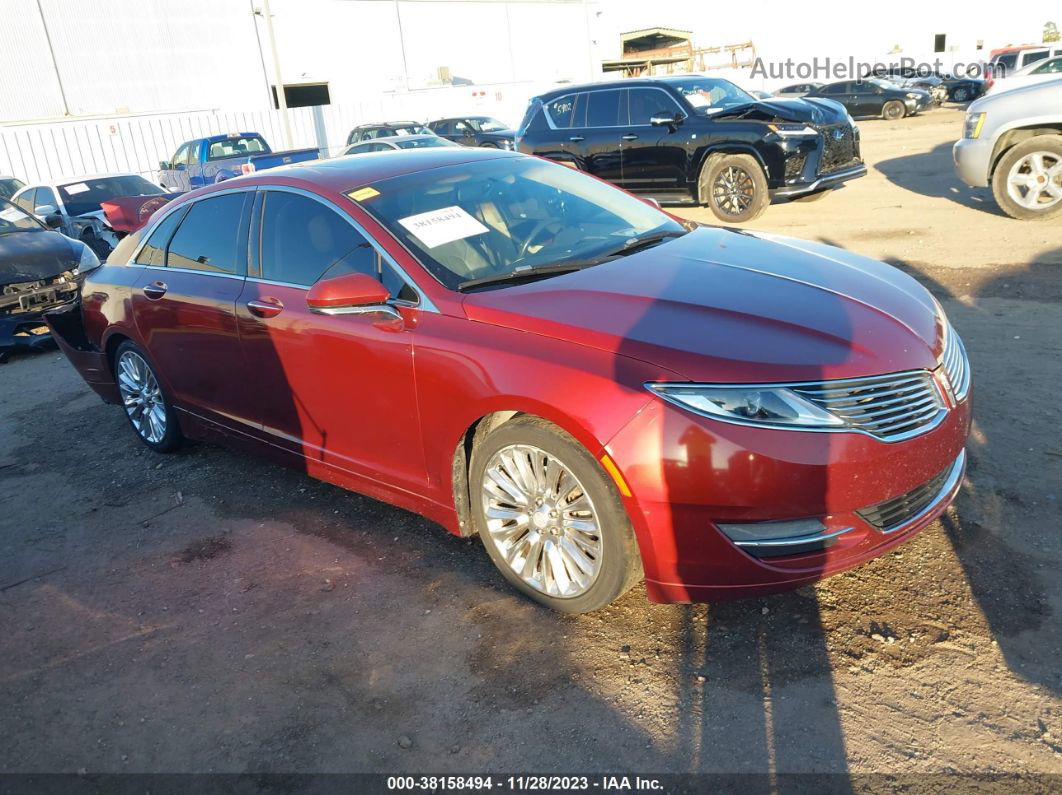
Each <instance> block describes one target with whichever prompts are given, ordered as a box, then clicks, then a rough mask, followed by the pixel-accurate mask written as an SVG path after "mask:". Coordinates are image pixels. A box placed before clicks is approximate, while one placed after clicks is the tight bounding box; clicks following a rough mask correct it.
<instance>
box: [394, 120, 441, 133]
mask: <svg viewBox="0 0 1062 795" xmlns="http://www.w3.org/2000/svg"><path fill="white" fill-rule="evenodd" d="M388 129H389V130H390V133H389V134H390V135H435V133H434V132H432V131H431V130H429V129H428V128H427V127H425V126H424V125H423V124H417V123H416V122H414V123H412V124H407V125H405V126H404V127H403V126H396V125H393V124H392V125H390V126H389V127H388Z"/></svg>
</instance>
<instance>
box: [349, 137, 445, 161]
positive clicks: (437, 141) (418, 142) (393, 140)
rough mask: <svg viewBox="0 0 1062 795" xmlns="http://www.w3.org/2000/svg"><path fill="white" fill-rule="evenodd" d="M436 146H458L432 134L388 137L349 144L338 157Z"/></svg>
mask: <svg viewBox="0 0 1062 795" xmlns="http://www.w3.org/2000/svg"><path fill="white" fill-rule="evenodd" d="M438 146H460V144H455V143H454V142H453V141H450V140H447V139H446V138H443V137H441V136H438V135H436V134H435V133H432V134H430V135H420V134H417V135H389V136H386V137H384V138H374V139H372V140H371V141H362V142H361V143H357V144H351V145H350V146H348V147H347V148H346V149H344V150H343V151H342V152H340V153H339V155H338V156H339V157H346V156H347V155H363V154H365V153H367V152H394V151H397V150H399V149H433V148H435V147H438Z"/></svg>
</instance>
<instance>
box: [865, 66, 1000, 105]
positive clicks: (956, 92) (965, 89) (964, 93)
mask: <svg viewBox="0 0 1062 795" xmlns="http://www.w3.org/2000/svg"><path fill="white" fill-rule="evenodd" d="M873 77H878V78H882V79H884V80H889V81H891V82H894V83H897V84H899V85H901V86H902V87H909V86H910V87H914V88H922V89H924V90H926V91H929V92H930V93H931V94H933V97H934V99H935V100H936V101H937V104H941V103H942V102H944V101H950V102H969V101H971V100H973V99H976V98H977V97H979V96H981V94H983V93H984V90H985V81H984V80H979V79H977V78H972V77H956V76H955V75H953V74H951V73H949V72H941V71H937V70H932V71H927V70H924V69H916V68H915V67H912V66H893V67H889V68H887V69H883V70H881V71H877V72H875V73H874V74H873Z"/></svg>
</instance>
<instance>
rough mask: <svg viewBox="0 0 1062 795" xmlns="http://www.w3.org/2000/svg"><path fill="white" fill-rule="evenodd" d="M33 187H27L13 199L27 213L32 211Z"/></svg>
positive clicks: (34, 191)
mask: <svg viewBox="0 0 1062 795" xmlns="http://www.w3.org/2000/svg"><path fill="white" fill-rule="evenodd" d="M36 192H37V191H36V189H35V188H29V189H28V190H27V191H26V192H25V193H23V194H22V195H21V196H19V197H18V198H17V199H15V204H17V205H18V206H19V207H21V208H22V209H23V210H25V211H26V212H28V213H32V212H33V194H34V193H36Z"/></svg>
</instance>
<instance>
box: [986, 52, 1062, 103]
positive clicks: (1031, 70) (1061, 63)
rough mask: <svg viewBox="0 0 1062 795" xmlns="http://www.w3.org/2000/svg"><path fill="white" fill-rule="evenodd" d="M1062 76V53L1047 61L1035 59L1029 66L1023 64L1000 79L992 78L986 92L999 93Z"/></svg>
mask: <svg viewBox="0 0 1062 795" xmlns="http://www.w3.org/2000/svg"><path fill="white" fill-rule="evenodd" d="M1058 77H1062V54H1060V55H1056V56H1055V57H1054V58H1048V59H1047V60H1046V61H1042V60H1041V61H1034V62H1033V63H1031V64H1029V65H1028V66H1023V67H1022V68H1021V69H1019V70H1018V71H1016V72H1008V73H1006V74H1004V75H1002V76H1001V77H1000V78H999V79H998V80H992V81H991V82H990V83H989V85H988V90H987V91H986V92H985V93H986V94H998V93H999V92H1000V91H1011V90H1012V89H1015V88H1021V87H1022V86H1030V85H1032V84H1033V83H1043V82H1046V81H1048V80H1053V79H1055V78H1058Z"/></svg>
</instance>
